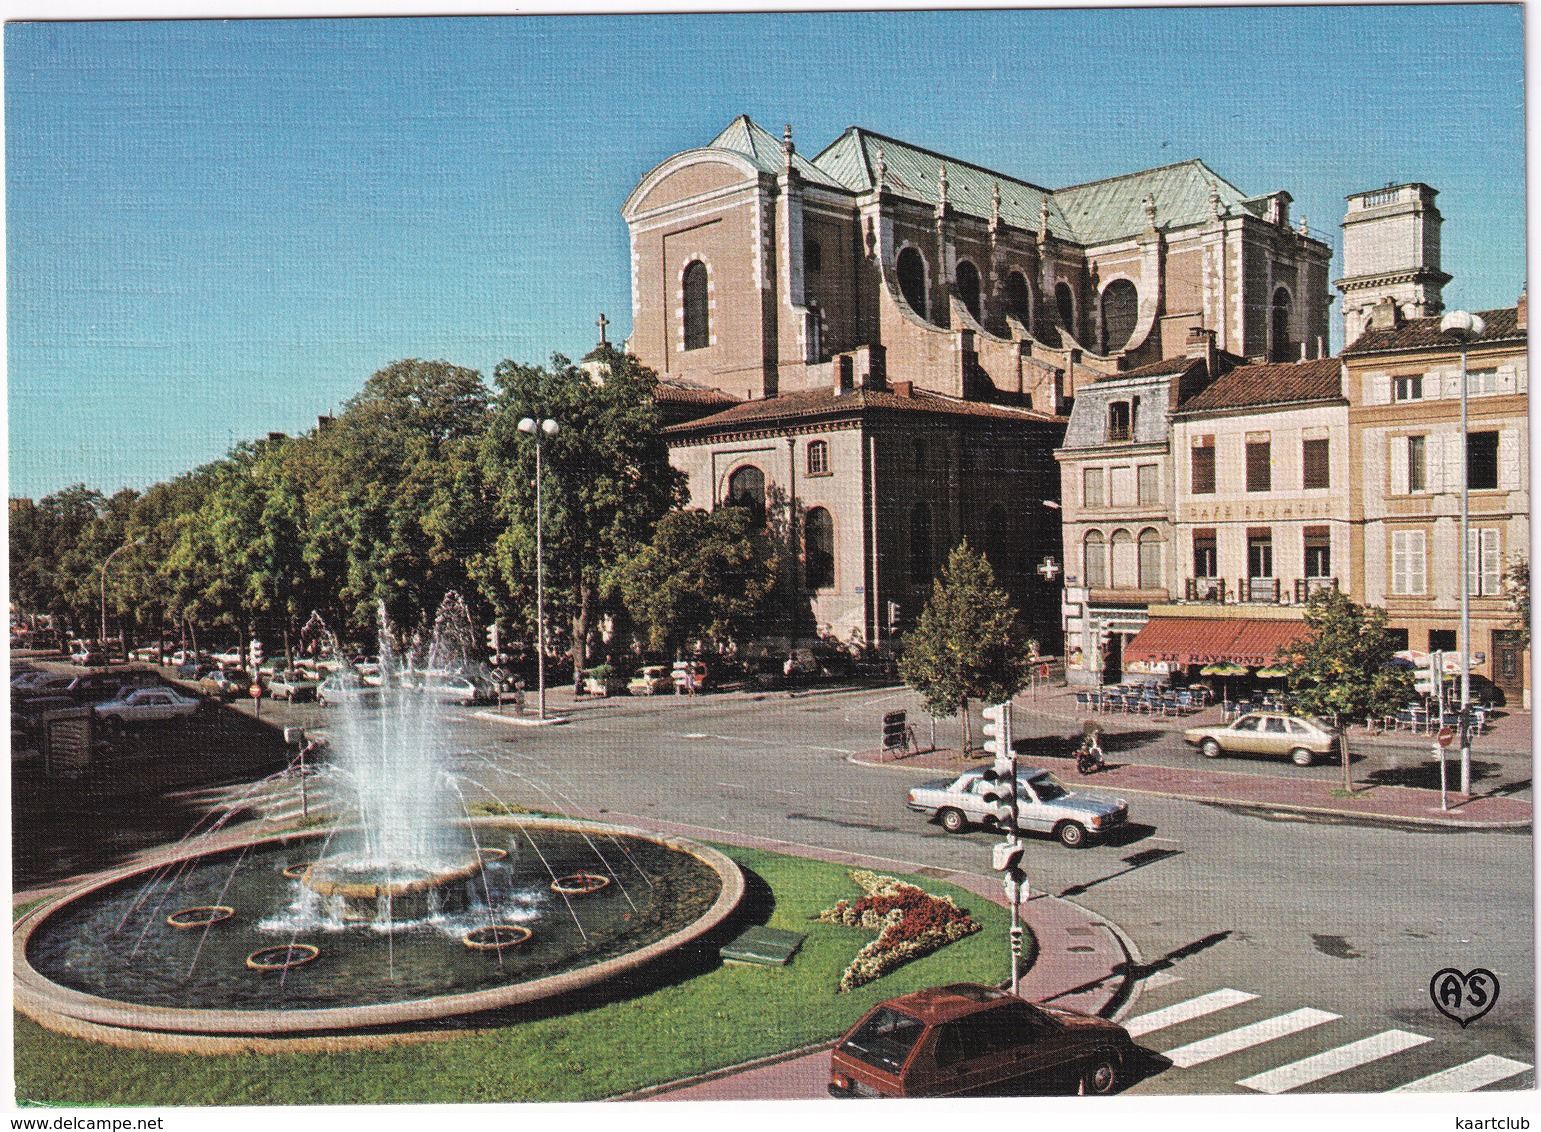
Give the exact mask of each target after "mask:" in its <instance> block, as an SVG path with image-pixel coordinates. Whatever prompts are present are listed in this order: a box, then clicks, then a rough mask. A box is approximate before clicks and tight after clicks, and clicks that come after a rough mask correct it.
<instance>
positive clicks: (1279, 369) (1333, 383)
mask: <svg viewBox="0 0 1541 1132" xmlns="http://www.w3.org/2000/svg"><path fill="white" fill-rule="evenodd" d="M1342 371H1343V364H1342V362H1341V361H1340V360H1339V359H1338V358H1317V359H1315V360H1313V361H1309V362H1276V363H1272V364H1269V365H1258V366H1237V367H1236V368H1235V369H1233V370H1231V371H1230V372H1229V373H1227V374H1225V375H1224V376H1223V377H1221V378H1219V379H1218V380H1216V381H1214V382H1213V383H1211V384H1210V385H1209V386H1207V387H1206V388H1205V389H1204V390H1203V391H1202V392H1200V393H1198V394H1196V395H1195V396H1193V397H1190V398H1188V400H1187V401H1185V402H1183V404H1182V406H1181V408H1180V409H1179V410H1178V412H1179V413H1197V412H1203V411H1205V410H1209V409H1242V408H1248V407H1251V406H1254V405H1256V406H1262V405H1289V404H1296V403H1298V402H1301V401H1327V400H1331V399H1333V398H1337V397H1342V396H1343V381H1342Z"/></svg>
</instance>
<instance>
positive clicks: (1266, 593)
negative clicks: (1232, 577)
mask: <svg viewBox="0 0 1541 1132" xmlns="http://www.w3.org/2000/svg"><path fill="white" fill-rule="evenodd" d="M1236 592H1237V593H1239V594H1245V595H1246V596H1245V597H1243V598H1242V600H1243V601H1245V602H1249V603H1250V604H1252V605H1278V604H1279V579H1278V578H1238V579H1236Z"/></svg>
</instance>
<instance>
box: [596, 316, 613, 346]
mask: <svg viewBox="0 0 1541 1132" xmlns="http://www.w3.org/2000/svg"><path fill="white" fill-rule="evenodd" d="M594 325H595V326H597V327H599V344H600V345H601V346H607V345H609V343H608V342H606V341H605V327H607V326H609V325H610V320H609V319H608V318H606V317H605V312H604V311H600V312H599V321H598V322H596V323H594Z"/></svg>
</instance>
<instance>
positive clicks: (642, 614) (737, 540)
mask: <svg viewBox="0 0 1541 1132" xmlns="http://www.w3.org/2000/svg"><path fill="white" fill-rule="evenodd" d="M777 569H778V562H777V556H776V553H775V550H774V548H773V547H772V545H771V543H770V540H769V539H768V538H766V536H765V534H764V532H763V531H762V530H760V529H758V528H757V527H756V526H755V523H754V520H753V516H752V515H751V513H750V512H749V510H748V509H747V508H744V507H719V508H717V510H715V511H711V512H707V511H703V510H700V509H698V508H694V507H692V508H689V509H687V510H684V511H671V512H669V513H668V514H666V515H665V516H664V517H663V518H662V519H660V520H659V521H658V526H657V527H656V528H655V529H654V531H653V538H652V541H651V542H649V543H648V544H647V545H646V546H644V547H643V548H642V549H641V550H640V551H638V552H637V553H636V554H634V555H630V556H628V557H626V558H624V559H623V560H622V561H621V562H619V563H618V564H617V565H616V567H615V569H614V570H613V571H612V572H611V575H610V578H609V588H610V590H611V591H612V592H614V593H616V594H618V595H619V596H620V599H621V601H622V603H623V604H624V605H625V607H626V610H627V612H628V613H630V614H631V617H632V619H633V620H634V621H635V622H636V623H637V625H638V626H639V627H640V628H641V629H642V630H643V632H644V634H645V636H646V640H647V644H648V647H649V648H652V649H657V650H662V649H668V650H671V651H677V650H679V649H681V648H682V647H683V646H685V645H686V644H688V643H689V642H690V641H692V640H710V641H721V640H725V639H732V638H734V637H736V636H737V635H738V634H739V633H740V632H743V631H746V630H747V629H748V628H749V627H750V626H751V625H752V624H753V622H754V621H755V619H756V618H757V617H758V616H760V615H761V614H762V612H763V607H764V604H765V601H766V599H767V598H768V597H769V596H770V593H771V591H772V589H773V588H774V586H775V583H776V574H777Z"/></svg>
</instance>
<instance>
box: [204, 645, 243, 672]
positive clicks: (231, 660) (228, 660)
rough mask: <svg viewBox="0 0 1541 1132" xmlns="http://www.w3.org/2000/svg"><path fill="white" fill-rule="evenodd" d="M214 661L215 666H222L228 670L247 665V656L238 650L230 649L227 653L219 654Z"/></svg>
mask: <svg viewBox="0 0 1541 1132" xmlns="http://www.w3.org/2000/svg"><path fill="white" fill-rule="evenodd" d="M212 659H213V661H214V663H215V664H222V665H224V666H225V667H227V668H233V667H235V666H236V665H240V664H245V663H246V656H245V654H243V653H242V652H241V650H240V649H238V648H235V649H230V650H229V651H227V652H217V653H215V654H214V656H213V658H212Z"/></svg>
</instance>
